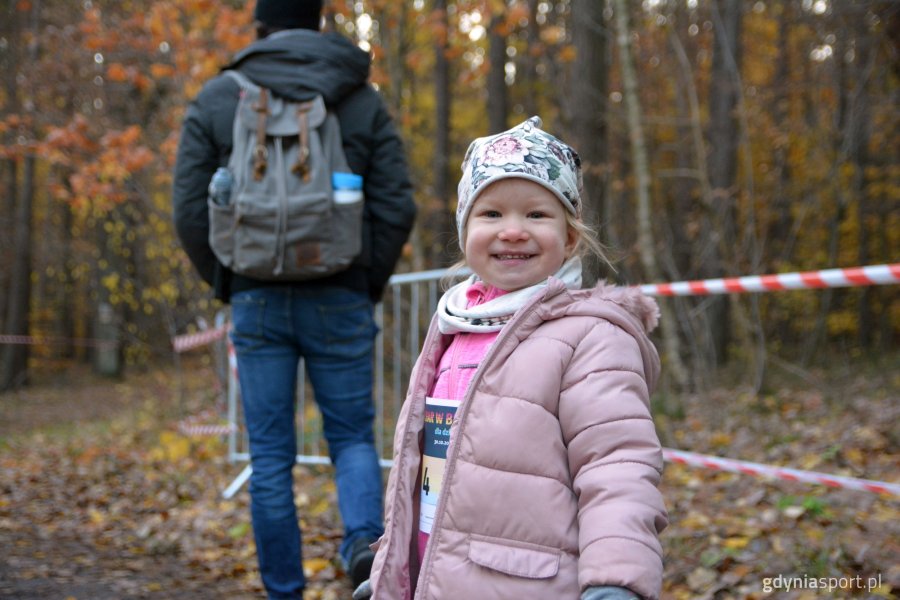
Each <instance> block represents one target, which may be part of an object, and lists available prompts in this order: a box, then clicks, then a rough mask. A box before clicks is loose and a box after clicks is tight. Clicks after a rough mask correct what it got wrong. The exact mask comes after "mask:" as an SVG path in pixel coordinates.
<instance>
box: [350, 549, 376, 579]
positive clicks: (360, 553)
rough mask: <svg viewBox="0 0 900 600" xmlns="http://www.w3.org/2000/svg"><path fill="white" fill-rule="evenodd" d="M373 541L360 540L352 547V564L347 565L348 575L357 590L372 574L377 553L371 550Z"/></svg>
mask: <svg viewBox="0 0 900 600" xmlns="http://www.w3.org/2000/svg"><path fill="white" fill-rule="evenodd" d="M371 543H372V542H371V540H367V539H366V538H359V539H358V540H356V541H354V542H353V545H351V546H350V562H349V563H348V564H347V574H348V575H350V580H351V581H352V582H353V587H354V588H356V587H358V586H359V584H361V583H362V582H363V581H365V580H367V579H368V578H369V573H371V572H372V562H373V561H374V560H375V553H374V552H372V550H371V549H370V548H369V544H371Z"/></svg>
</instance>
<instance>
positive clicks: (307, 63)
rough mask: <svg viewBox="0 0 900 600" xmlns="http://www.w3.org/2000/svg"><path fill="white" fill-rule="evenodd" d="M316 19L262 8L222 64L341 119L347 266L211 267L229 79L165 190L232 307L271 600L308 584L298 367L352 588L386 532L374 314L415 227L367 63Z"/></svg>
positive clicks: (200, 108) (267, 2)
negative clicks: (349, 248) (311, 271)
mask: <svg viewBox="0 0 900 600" xmlns="http://www.w3.org/2000/svg"><path fill="white" fill-rule="evenodd" d="M320 11H321V0H259V1H258V2H257V6H256V13H255V15H256V18H257V33H258V38H259V39H258V40H257V41H256V42H254V43H253V44H251V45H250V46H248V47H247V48H245V49H244V50H242V51H241V52H239V53H238V54H237V55H236V56H235V58H234V60H233V62H232V63H231V64H230V65H228V67H226V68H229V69H238V70H239V71H241V72H242V73H243V74H244V75H246V76H247V77H248V78H249V79H251V80H252V81H254V82H255V83H257V84H258V85H260V86H263V87H265V88H268V89H269V90H271V91H272V92H273V93H274V94H276V95H278V96H282V97H285V98H289V99H293V100H299V101H303V100H309V99H311V98H313V97H314V96H316V95H319V94H320V95H322V97H323V98H324V99H325V103H326V105H328V107H329V108H330V109H331V110H334V111H335V113H336V114H337V116H338V120H339V122H340V126H341V135H342V139H343V145H344V151H345V154H346V156H347V161H348V163H349V165H350V168H351V170H352V171H353V172H354V173H356V174H358V175H362V176H363V180H364V187H363V190H364V194H365V205H364V207H365V208H364V224H363V240H362V242H363V243H362V248H363V250H362V252H361V254H360V255H359V257H358V258H357V259H356V260H355V261H354V263H353V264H352V265H351V266H350V267H349V268H348V269H346V270H345V271H342V272H340V273H337V274H335V275H332V276H329V277H326V278H322V279H316V280H312V281H305V282H292V283H277V284H273V283H271V282H264V281H259V280H254V279H250V278H247V277H243V276H240V275H237V274H235V273H232V272H231V271H229V270H228V269H227V268H225V267H224V266H223V265H222V264H221V263H220V262H219V261H218V260H217V259H216V257H215V255H214V254H213V252H212V250H211V248H210V246H209V241H208V239H209V219H208V209H207V187H208V185H209V181H210V178H211V177H212V174H213V172H214V171H215V170H216V168H217V167H219V166H224V165H226V163H227V161H228V157H229V155H230V153H231V148H232V124H233V118H234V113H235V109H236V107H237V102H238V97H239V93H240V89H239V86H238V84H237V83H236V82H235V81H234V80H233V79H231V78H230V77H227V76H224V75H222V74H220V75H218V76H217V77H215V78H213V79H212V80H210V81H209V82H207V83H206V85H205V86H204V87H203V89H202V91H201V92H200V94H199V95H198V96H197V98H196V99H195V100H194V101H193V102H192V103H191V105H190V106H189V107H188V110H187V113H186V115H185V119H184V123H183V126H182V132H181V139H180V143H179V148H178V157H177V162H176V165H175V175H174V185H173V204H174V214H175V224H176V229H177V231H178V235H179V238H180V239H181V243H182V245H183V247H184V249H185V251H186V252H187V254H188V256H189V257H190V259H191V261H192V263H193V264H194V265H195V267H196V268H197V270H198V271H199V273H200V275H201V276H202V277H203V279H204V280H205V281H206V282H207V283H209V284H210V285H211V286H213V288H214V290H215V295H216V297H217V298H219V299H221V300H223V301H226V302H230V303H231V305H232V320H233V332H232V341H233V342H234V346H235V349H236V352H237V359H238V373H239V377H240V382H241V397H242V402H243V408H244V416H245V421H246V425H247V430H248V433H249V438H250V455H251V465H252V467H253V475H252V476H251V480H250V494H251V514H252V520H253V530H254V537H255V539H256V548H257V557H258V560H259V567H260V572H261V575H262V579H263V583H264V585H265V587H266V590H267V592H268V594H269V598H302V594H303V587H304V585H305V580H304V576H303V569H302V565H301V541H300V540H301V535H300V530H299V527H298V525H297V516H296V511H295V508H294V497H293V487H292V486H293V479H292V475H291V470H292V467H293V465H294V461H295V456H296V432H295V425H294V402H295V399H294V396H295V389H296V385H297V363H298V361H299V359H300V358H301V357H302V358H304V359H305V363H306V369H307V373H308V374H309V377H310V380H311V382H312V384H313V387H314V390H315V396H316V402H317V403H318V405H319V408H320V410H321V412H322V415H323V430H324V434H325V438H326V440H327V441H328V450H329V455H330V458H331V460H332V463H333V464H334V465H335V479H336V483H337V489H338V500H339V508H340V512H341V517H342V519H343V522H344V527H345V535H344V540H343V543H342V545H341V549H340V553H341V556H342V558H343V559H344V562H345V565H346V566H347V569H348V572H349V573H350V575H351V577H352V579H353V581H354V584H357V583H359V582H360V581H362V580H364V579H366V578H367V577H368V570H369V567H370V566H371V559H372V553H371V551H370V550H369V549H368V544H369V543H370V542H372V541H374V540H375V539H377V538H378V537H379V536H380V535H381V533H382V532H383V525H382V498H381V494H382V484H381V471H380V468H379V465H378V454H377V452H376V450H375V447H374V440H373V434H372V423H373V419H374V407H373V403H372V349H373V344H374V336H375V333H376V326H375V324H374V321H373V317H372V308H373V304H374V303H375V302H377V301H378V300H379V299H380V298H381V295H382V292H383V290H384V287H385V284H386V283H387V280H388V278H389V277H390V275H391V273H392V272H393V270H394V267H395V266H396V263H397V260H398V258H399V256H400V253H401V250H402V248H403V245H404V243H405V242H406V240H407V238H408V236H409V232H410V230H411V228H412V224H413V219H414V217H415V205H414V203H413V199H412V186H411V184H410V181H409V175H408V169H407V164H406V158H405V155H404V150H403V145H402V142H401V139H400V137H399V135H398V133H397V131H396V129H395V127H394V124H393V122H392V120H391V118H390V115H389V114H388V112H387V110H386V108H385V106H384V104H383V102H382V100H381V98H380V96H379V95H378V93H377V92H376V91H375V89H374V88H373V87H372V86H371V85H369V84H368V82H367V80H368V76H369V62H370V61H369V56H368V55H367V54H366V53H365V52H363V51H362V50H360V49H359V48H357V47H356V46H354V45H353V44H352V43H351V42H350V41H349V40H347V39H346V38H344V37H342V36H340V35H338V34H336V33H321V32H319V31H318V29H319V23H320Z"/></svg>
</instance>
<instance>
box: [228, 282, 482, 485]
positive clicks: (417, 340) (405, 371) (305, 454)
mask: <svg viewBox="0 0 900 600" xmlns="http://www.w3.org/2000/svg"><path fill="white" fill-rule="evenodd" d="M447 274H448V271H447V270H446V269H435V270H432V271H421V272H417V273H404V274H399V275H394V276H393V277H391V278H390V280H389V282H388V287H387V291H386V293H385V296H384V300H383V302H381V303H379V304H378V305H376V307H375V322H376V323H377V324H378V328H379V333H378V336H377V337H376V340H375V357H374V361H375V364H374V374H375V380H374V382H373V397H374V401H375V408H376V412H375V443H376V447H377V449H378V451H379V456H380V457H381V464H382V466H384V467H389V466H390V461H389V457H390V456H391V444H392V443H393V431H394V425H395V422H396V418H397V415H399V414H400V405H401V404H402V402H403V398H404V395H405V393H406V386H407V383H408V382H409V377H410V375H411V373H412V367H413V365H414V364H415V360H416V357H417V356H418V353H419V349H420V347H421V345H422V342H423V341H424V337H425V334H426V333H427V331H428V324H429V323H430V321H431V316H432V314H433V313H434V311H435V309H436V308H437V302H438V299H439V298H440V295H441V293H442V289H441V285H440V283H441V280H442V279H443V278H444V277H445V276H447ZM467 274H468V271H466V270H461V271H460V272H459V274H458V275H459V276H464V275H467ZM228 356H229V368H228V409H227V410H228V427H227V431H228V458H229V460H230V461H231V462H239V461H248V462H249V460H250V454H249V445H248V440H247V435H246V432H245V430H244V427H243V415H242V414H241V403H240V396H239V394H240V386H239V385H238V381H237V367H236V361H235V357H234V354H233V350H232V349H231V348H230V346H229V352H228ZM304 367H305V365H304V363H303V360H302V359H301V361H300V364H299V365H298V370H299V373H298V375H299V377H298V382H299V383H298V386H297V411H296V419H297V449H298V454H297V462H299V463H303V464H329V460H328V456H327V452H326V448H325V440H324V439H323V437H322V423H321V415H320V414H319V411H318V409H317V408H316V405H315V402H314V397H313V391H312V386H311V385H310V383H309V381H308V380H307V378H306V372H305V368H304ZM386 457H387V458H386ZM249 474H250V473H249V470H248V469H245V472H244V473H242V474H241V476H240V477H239V478H238V479H237V480H235V482H234V483H233V484H232V486H230V487H234V486H237V487H236V488H235V491H236V489H237V488H239V487H240V485H241V484H242V483H243V482H244V480H245V479H246V477H248V476H249ZM229 489H230V488H229Z"/></svg>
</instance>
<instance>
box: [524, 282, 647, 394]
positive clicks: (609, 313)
mask: <svg viewBox="0 0 900 600" xmlns="http://www.w3.org/2000/svg"><path fill="white" fill-rule="evenodd" d="M567 316H587V317H597V318H601V319H604V320H606V321H609V322H610V323H612V324H614V325H616V326H617V327H620V328H622V329H624V330H625V331H627V332H628V333H629V334H630V335H631V336H632V337H634V339H635V341H636V342H637V344H638V347H639V348H640V351H641V356H642V357H643V361H644V374H645V377H646V379H647V385H648V387H649V389H650V390H651V391H653V390H654V389H655V388H656V384H657V382H658V381H659V373H660V363H659V354H658V353H657V351H656V347H655V346H654V345H653V342H651V341H650V338H649V337H648V334H649V333H650V332H651V331H653V329H655V328H656V326H657V324H658V323H659V306H658V305H657V304H656V300H654V299H653V298H651V297H649V296H646V295H644V293H643V292H641V291H640V289H638V288H632V287H622V286H617V285H611V284H609V283H606V282H605V281H600V282H598V283H597V285H596V286H595V287H594V288H592V289H582V290H570V289H567V288H566V286H565V284H564V283H563V282H562V281H560V280H558V279H556V278H553V277H551V278H550V281H549V282H548V285H547V287H546V289H545V290H544V293H543V295H542V301H541V304H540V308H539V309H538V310H537V311H535V313H533V315H532V317H531V318H529V324H530V327H528V326H526V327H525V328H524V332H525V333H523V335H527V333H529V332H530V330H531V329H532V328H536V327H538V326H539V325H540V323H541V322H544V321H550V320H553V319H559V318H562V317H567Z"/></svg>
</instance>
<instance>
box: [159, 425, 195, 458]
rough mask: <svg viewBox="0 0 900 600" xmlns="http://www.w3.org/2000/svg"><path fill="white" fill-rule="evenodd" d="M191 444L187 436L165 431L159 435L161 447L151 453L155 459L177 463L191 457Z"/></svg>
mask: <svg viewBox="0 0 900 600" xmlns="http://www.w3.org/2000/svg"><path fill="white" fill-rule="evenodd" d="M190 452H191V442H190V440H189V439H188V438H186V437H185V436H183V435H181V434H178V433H175V432H174V431H163V432H162V433H160V434H159V445H158V446H157V447H156V448H154V449H153V450H152V451H151V455H152V457H153V458H157V459H162V460H168V461H170V462H177V461H179V460H183V459H185V458H187V457H188V456H189V455H190Z"/></svg>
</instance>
